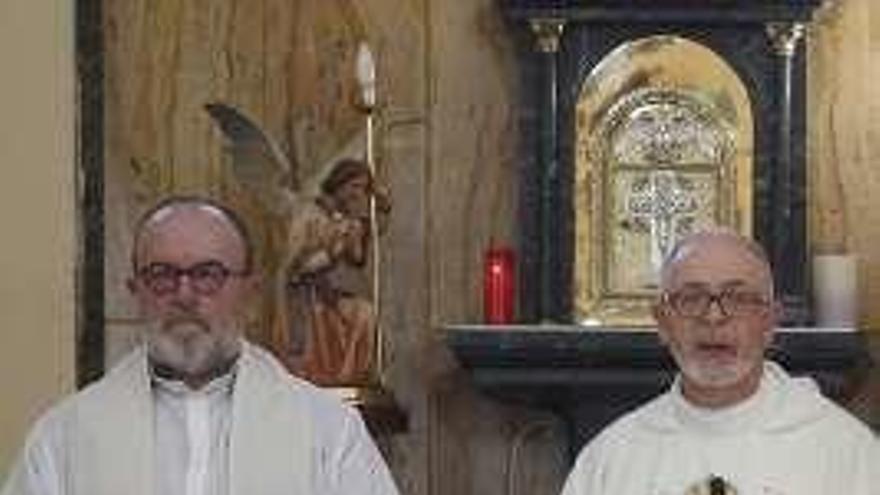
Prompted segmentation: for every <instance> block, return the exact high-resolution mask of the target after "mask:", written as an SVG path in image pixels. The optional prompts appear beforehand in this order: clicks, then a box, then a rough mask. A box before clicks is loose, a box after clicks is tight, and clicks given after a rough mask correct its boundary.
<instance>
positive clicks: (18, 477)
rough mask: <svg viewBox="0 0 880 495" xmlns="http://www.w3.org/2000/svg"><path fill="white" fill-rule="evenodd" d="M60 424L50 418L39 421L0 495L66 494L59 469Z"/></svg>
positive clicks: (60, 449) (62, 450) (61, 447)
mask: <svg viewBox="0 0 880 495" xmlns="http://www.w3.org/2000/svg"><path fill="white" fill-rule="evenodd" d="M62 441H63V435H62V432H61V429H60V425H59V424H58V423H57V422H56V421H54V420H52V417H51V416H50V417H47V418H44V421H39V422H38V423H37V424H36V426H35V427H34V429H33V431H31V433H30V435H29V436H28V440H27V442H26V443H25V447H24V448H23V449H22V452H21V454H20V456H19V458H18V460H17V461H16V463H15V464H14V465H13V466H12V469H11V470H10V472H9V477H8V478H7V479H6V482H5V484H4V485H3V489H2V490H0V495H66V493H65V491H64V489H63V485H64V484H63V482H62V474H61V473H62V470H61V469H60V464H61V463H63V462H64V461H63V459H62V456H63V452H64V446H63V445H62Z"/></svg>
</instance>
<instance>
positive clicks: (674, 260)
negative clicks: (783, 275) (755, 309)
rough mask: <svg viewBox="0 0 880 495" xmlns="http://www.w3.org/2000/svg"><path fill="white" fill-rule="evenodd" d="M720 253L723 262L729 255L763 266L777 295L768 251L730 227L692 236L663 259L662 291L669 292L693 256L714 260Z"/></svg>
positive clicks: (769, 291)
mask: <svg viewBox="0 0 880 495" xmlns="http://www.w3.org/2000/svg"><path fill="white" fill-rule="evenodd" d="M716 254H717V256H718V258H719V263H722V262H724V260H725V259H726V257H727V256H731V255H732V256H735V257H740V256H741V257H746V258H749V259H750V260H751V261H752V262H754V263H756V264H758V265H759V272H761V273H762V274H763V276H764V278H765V279H766V282H767V284H768V286H769V288H768V293H769V294H771V295H772V294H773V272H772V270H771V268H770V262H769V260H768V259H767V254H766V253H765V251H764V248H763V247H761V245H760V244H758V243H757V242H756V241H754V240H752V239H750V238H748V237H744V236H742V235H741V234H739V233H738V232H736V231H734V230H731V229H729V228H721V227H718V228H713V229H708V230H703V231H699V232H695V233H692V234H689V235H687V236H685V237H684V238H682V239H681V240H680V241H679V242H678V243H677V244H676V245H675V246H674V247H673V248H672V250H670V251H669V254H668V255H667V256H666V258H665V259H664V260H663V265H662V266H661V268H660V289H661V290H663V291H666V290H669V289H670V286H671V283H672V278H673V277H674V275H675V273H676V269H677V268H678V266H679V265H681V263H682V262H683V261H684V260H686V259H688V258H690V257H692V256H695V255H697V256H704V257H708V258H713V257H715V255H716Z"/></svg>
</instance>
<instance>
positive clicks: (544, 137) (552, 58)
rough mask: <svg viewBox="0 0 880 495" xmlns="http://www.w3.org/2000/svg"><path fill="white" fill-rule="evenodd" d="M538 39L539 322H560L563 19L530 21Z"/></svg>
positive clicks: (536, 44)
mask: <svg viewBox="0 0 880 495" xmlns="http://www.w3.org/2000/svg"><path fill="white" fill-rule="evenodd" d="M529 25H530V27H531V29H532V32H533V33H534V35H535V49H536V50H537V51H538V52H539V53H540V54H541V65H542V80H541V97H540V106H541V108H540V111H539V115H540V123H539V125H540V131H539V135H540V138H539V141H538V144H539V153H538V161H539V166H540V167H541V173H540V177H541V187H540V190H541V202H540V208H541V214H540V238H541V240H540V275H539V277H540V278H539V280H540V287H541V289H540V290H541V296H540V306H539V310H538V319H539V320H542V321H543V320H558V319H559V318H560V316H561V315H560V314H559V308H558V305H557V300H556V297H555V295H554V287H555V286H556V284H557V281H556V277H557V274H558V273H559V267H558V266H557V264H558V263H557V262H558V260H559V256H557V255H556V253H555V251H554V250H555V249H557V247H558V245H559V242H558V233H559V224H560V220H561V219H560V216H559V212H560V205H559V185H560V184H559V100H558V63H559V62H558V60H557V56H558V53H559V41H560V37H561V36H562V32H563V29H564V27H565V22H564V21H563V20H561V19H552V18H546V19H545V18H538V19H530V20H529Z"/></svg>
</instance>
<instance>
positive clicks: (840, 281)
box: [813, 254, 858, 328]
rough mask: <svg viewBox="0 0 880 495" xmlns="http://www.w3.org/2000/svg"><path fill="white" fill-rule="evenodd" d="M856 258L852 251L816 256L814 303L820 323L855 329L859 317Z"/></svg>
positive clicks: (817, 323) (821, 324)
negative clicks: (850, 252)
mask: <svg viewBox="0 0 880 495" xmlns="http://www.w3.org/2000/svg"><path fill="white" fill-rule="evenodd" d="M856 261H857V260H856V257H855V256H853V255H851V254H828V255H816V256H814V257H813V296H814V297H813V303H814V305H815V310H816V325H817V326H819V327H835V328H836V327H848V328H855V326H856V324H857V319H858V284H857V277H856V273H857V272H856V269H857V266H856V265H857V263H856Z"/></svg>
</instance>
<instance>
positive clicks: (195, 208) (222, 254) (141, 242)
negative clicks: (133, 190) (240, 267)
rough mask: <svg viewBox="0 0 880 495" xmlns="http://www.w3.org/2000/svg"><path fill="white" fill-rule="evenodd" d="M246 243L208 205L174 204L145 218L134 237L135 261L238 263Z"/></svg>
mask: <svg viewBox="0 0 880 495" xmlns="http://www.w3.org/2000/svg"><path fill="white" fill-rule="evenodd" d="M246 250H247V246H246V241H245V239H244V238H243V237H242V234H241V232H240V231H239V230H238V228H237V227H236V226H235V224H234V223H233V221H232V220H230V219H229V217H228V216H227V215H226V214H225V213H224V212H223V211H222V210H220V209H218V208H216V207H214V206H212V205H208V204H175V205H169V206H167V207H165V208H160V209H159V210H156V212H154V213H153V214H152V215H150V216H149V217H148V218H146V219H144V221H143V223H142V224H141V227H140V230H139V232H138V234H137V235H136V237H135V246H134V253H133V254H134V257H135V259H134V261H135V262H136V263H135V264H136V265H140V264H141V263H142V262H144V261H149V260H148V258H149V259H151V258H152V257H155V256H160V257H169V256H172V257H173V256H177V255H179V256H180V257H181V258H196V259H197V258H199V257H204V258H212V259H218V261H233V262H234V261H238V260H239V259H244V258H245V257H246Z"/></svg>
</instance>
